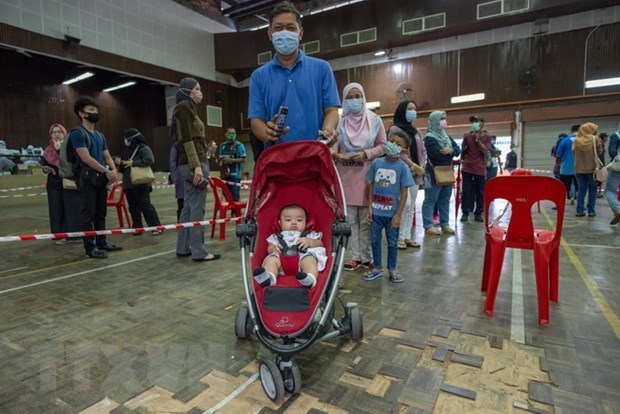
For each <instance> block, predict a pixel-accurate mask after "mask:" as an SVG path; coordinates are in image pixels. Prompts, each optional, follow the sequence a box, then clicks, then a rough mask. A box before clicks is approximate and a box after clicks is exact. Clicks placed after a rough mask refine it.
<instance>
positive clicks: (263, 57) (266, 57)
mask: <svg viewBox="0 0 620 414" xmlns="http://www.w3.org/2000/svg"><path fill="white" fill-rule="evenodd" d="M272 57H273V56H271V52H263V53H259V54H258V55H256V63H258V66H260V65H264V64H265V63H268V62H269V61H270V60H271V58H272Z"/></svg>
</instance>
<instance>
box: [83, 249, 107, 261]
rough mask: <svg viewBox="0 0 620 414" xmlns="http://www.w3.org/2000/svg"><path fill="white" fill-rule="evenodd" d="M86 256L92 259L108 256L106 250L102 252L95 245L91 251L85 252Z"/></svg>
mask: <svg viewBox="0 0 620 414" xmlns="http://www.w3.org/2000/svg"><path fill="white" fill-rule="evenodd" d="M86 256H88V257H90V258H93V259H106V258H107V257H108V255H107V254H106V252H102V251H101V250H99V249H98V248H96V247H95V248H94V249H92V250H91V251H89V252H86Z"/></svg>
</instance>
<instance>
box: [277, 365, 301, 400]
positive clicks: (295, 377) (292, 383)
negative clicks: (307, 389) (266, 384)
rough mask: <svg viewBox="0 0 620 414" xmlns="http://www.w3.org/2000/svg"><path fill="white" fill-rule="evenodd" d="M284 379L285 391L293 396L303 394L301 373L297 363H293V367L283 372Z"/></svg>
mask: <svg viewBox="0 0 620 414" xmlns="http://www.w3.org/2000/svg"><path fill="white" fill-rule="evenodd" d="M282 379H283V380H284V389H285V390H286V391H287V392H290V393H291V394H299V393H300V392H301V371H300V370H299V366H298V365H297V364H296V363H295V361H293V365H291V366H290V367H285V368H284V370H282Z"/></svg>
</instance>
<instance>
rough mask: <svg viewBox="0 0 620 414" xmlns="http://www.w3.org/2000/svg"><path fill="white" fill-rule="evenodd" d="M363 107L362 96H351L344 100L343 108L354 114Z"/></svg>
mask: <svg viewBox="0 0 620 414" xmlns="http://www.w3.org/2000/svg"><path fill="white" fill-rule="evenodd" d="M363 107H364V100H363V99H362V98H359V99H357V98H352V99H345V100H344V109H346V110H347V111H349V112H353V113H354V114H356V113H358V112H359V111H361V110H362V108H363Z"/></svg>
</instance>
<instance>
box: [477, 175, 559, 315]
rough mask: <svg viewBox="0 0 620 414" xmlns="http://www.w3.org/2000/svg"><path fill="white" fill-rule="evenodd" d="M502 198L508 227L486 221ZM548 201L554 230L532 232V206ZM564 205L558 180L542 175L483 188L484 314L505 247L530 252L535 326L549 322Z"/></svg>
mask: <svg viewBox="0 0 620 414" xmlns="http://www.w3.org/2000/svg"><path fill="white" fill-rule="evenodd" d="M495 199H504V200H507V201H508V202H509V203H510V204H511V206H512V214H511V216H510V221H509V223H508V227H504V226H499V225H496V224H492V223H491V222H490V221H489V207H490V204H491V202H492V201H493V200H495ZM540 200H550V201H552V202H553V203H555V205H556V207H557V216H556V225H555V231H553V230H544V229H535V228H534V223H533V220H532V206H533V204H534V203H536V202H538V201H540ZM565 205H566V188H565V187H564V185H563V184H562V182H561V181H559V180H556V179H555V178H551V177H543V176H535V175H532V176H518V175H517V176H515V175H510V176H501V177H495V178H493V179H491V180H489V181H488V182H487V184H486V186H485V188H484V221H485V226H486V237H485V238H486V249H485V254H484V269H483V273H482V284H481V288H480V289H481V290H482V291H486V292H487V298H486V302H485V306H484V311H485V313H486V314H487V315H489V316H493V307H494V305H495V297H496V295H497V288H498V286H499V279H500V276H501V272H502V264H503V262H504V253H505V251H506V248H507V247H511V248H517V249H528V250H533V251H534V267H535V272H536V290H537V294H538V323H539V324H541V325H544V324H547V323H549V298H551V300H552V301H554V302H557V300H558V291H559V268H560V267H559V250H560V239H561V237H562V223H563V218H564V208H565Z"/></svg>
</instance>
